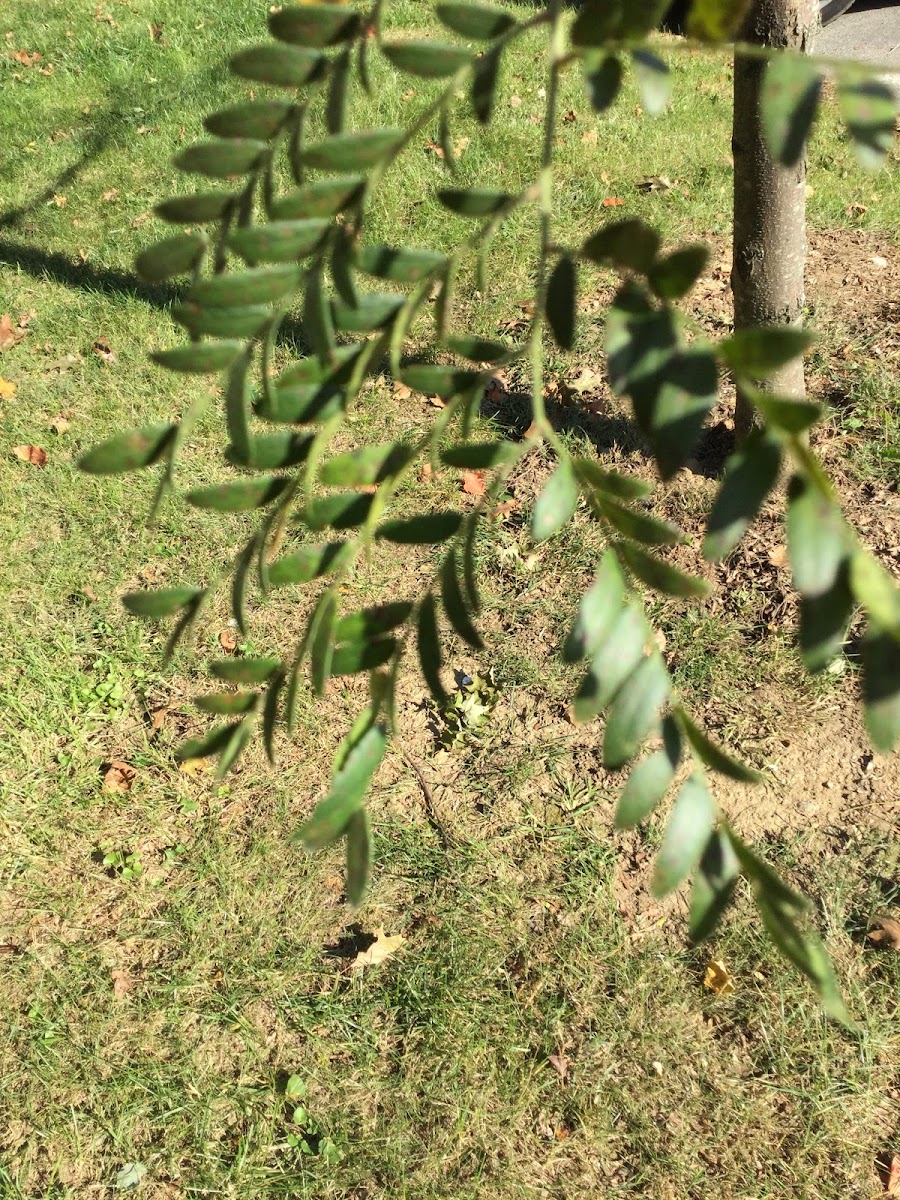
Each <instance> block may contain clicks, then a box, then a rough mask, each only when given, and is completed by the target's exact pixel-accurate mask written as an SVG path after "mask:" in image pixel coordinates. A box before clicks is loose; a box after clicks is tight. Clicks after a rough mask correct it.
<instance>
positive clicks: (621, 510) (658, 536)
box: [596, 496, 688, 546]
mask: <svg viewBox="0 0 900 1200" xmlns="http://www.w3.org/2000/svg"><path fill="white" fill-rule="evenodd" d="M596 507H597V510H598V512H600V513H601V514H602V515H603V516H604V517H605V518H606V519H607V521H609V523H610V525H612V527H613V528H614V529H617V530H618V531H619V533H624V534H625V536H626V537H630V538H632V539H633V540H634V541H636V542H642V543H643V544H644V545H645V546H676V545H679V544H682V545H683V544H684V543H685V542H687V540H688V539H687V537H686V535H685V534H684V533H683V532H682V530H680V529H678V528H677V527H676V526H675V525H671V524H670V523H669V522H668V521H660V520H658V519H657V518H656V517H653V516H651V515H650V514H649V513H647V512H644V511H643V510H642V509H638V508H628V507H627V506H626V505H624V504H619V503H618V501H616V500H613V499H611V498H610V497H609V496H601V497H599V498H598V499H597V501H596Z"/></svg>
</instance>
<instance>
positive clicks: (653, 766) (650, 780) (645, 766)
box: [616, 715, 681, 829]
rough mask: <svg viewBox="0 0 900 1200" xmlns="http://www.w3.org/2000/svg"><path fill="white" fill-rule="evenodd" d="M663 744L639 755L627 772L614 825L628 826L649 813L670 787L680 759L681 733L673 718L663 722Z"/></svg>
mask: <svg viewBox="0 0 900 1200" xmlns="http://www.w3.org/2000/svg"><path fill="white" fill-rule="evenodd" d="M662 733H663V748H662V749H661V750H657V751H656V753H654V754H651V755H650V756H649V757H648V758H645V759H642V760H641V762H639V763H638V764H637V765H636V766H635V767H634V768H632V771H631V774H630V775H629V776H628V782H627V783H626V784H625V787H624V788H623V790H622V795H621V796H620V797H619V804H618V807H617V808H616V829H630V828H631V827H632V826H634V825H640V823H641V821H643V820H645V818H647V817H649V815H650V814H651V812H653V810H654V809H655V808H656V806H657V804H659V803H660V801H661V800H662V799H663V797H664V796H665V794H666V792H667V791H668V790H669V786H670V784H671V783H672V780H673V779H674V778H675V771H676V769H677V767H678V764H679V762H680V761H681V734H680V733H679V731H678V725H677V724H676V723H675V720H674V718H673V717H672V716H671V715H670V716H666V717H664V718H663V722H662Z"/></svg>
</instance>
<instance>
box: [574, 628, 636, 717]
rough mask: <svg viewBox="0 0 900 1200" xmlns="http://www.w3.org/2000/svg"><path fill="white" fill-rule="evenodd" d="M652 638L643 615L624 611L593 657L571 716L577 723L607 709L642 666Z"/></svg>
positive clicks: (576, 697)
mask: <svg viewBox="0 0 900 1200" xmlns="http://www.w3.org/2000/svg"><path fill="white" fill-rule="evenodd" d="M649 638H650V630H649V628H648V626H647V622H646V620H645V618H644V614H643V613H642V612H640V611H639V609H637V608H636V607H634V606H633V605H628V606H627V607H625V608H624V609H622V611H621V612H620V613H619V614H618V616H617V617H616V620H615V622H614V624H613V626H612V628H611V629H610V631H609V633H608V634H607V635H606V637H605V638H604V639H603V641H602V642H601V643H600V646H599V648H598V649H597V651H596V653H595V654H594V656H593V659H592V661H591V664H590V667H589V668H588V673H587V675H586V676H585V678H584V680H583V681H582V684H581V687H580V688H579V689H578V693H577V695H576V696H575V701H574V703H573V705H572V712H573V715H574V717H575V720H576V721H578V722H579V723H582V722H585V721H591V720H593V718H594V717H596V716H597V714H598V713H599V712H601V711H602V710H603V709H604V708H606V706H607V704H609V702H610V701H611V700H612V699H613V697H614V696H615V695H616V693H617V692H618V690H619V688H620V687H621V686H622V684H623V683H624V682H625V680H626V679H627V678H628V677H629V675H630V674H631V672H632V671H633V670H634V669H635V668H636V667H637V665H638V664H639V663H640V661H641V659H642V658H643V656H644V648H645V646H646V645H647V642H648V640H649Z"/></svg>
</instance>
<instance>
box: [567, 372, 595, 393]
mask: <svg viewBox="0 0 900 1200" xmlns="http://www.w3.org/2000/svg"><path fill="white" fill-rule="evenodd" d="M568 386H569V387H570V388H571V389H572V391H573V392H593V391H596V389H597V388H599V387H602V386H603V376H602V375H601V374H600V372H599V371H595V370H594V369H593V368H592V367H582V368H581V372H580V373H579V375H578V378H577V379H573V380H572V381H571V382H570V383H569V385H568Z"/></svg>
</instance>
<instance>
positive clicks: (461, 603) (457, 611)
mask: <svg viewBox="0 0 900 1200" xmlns="http://www.w3.org/2000/svg"><path fill="white" fill-rule="evenodd" d="M441 598H442V600H443V601H444V612H446V614H447V618H448V620H449V621H450V624H451V625H452V626H453V628H454V629H455V630H456V632H457V633H458V634H459V636H460V637H461V638H462V639H463V641H464V642H468V644H469V645H470V646H471V647H472V649H473V650H482V649H483V648H484V643H483V642H482V640H481V636H480V634H479V633H478V630H477V629H476V628H475V626H474V624H473V623H472V618H471V616H470V614H469V607H468V605H467V604H466V599H465V597H464V595H463V591H462V588H461V587H460V584H459V575H458V573H457V564H456V552H455V551H454V550H451V551H450V552H449V553H448V554H447V556H446V558H445V559H444V561H443V563H442V564H441Z"/></svg>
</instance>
